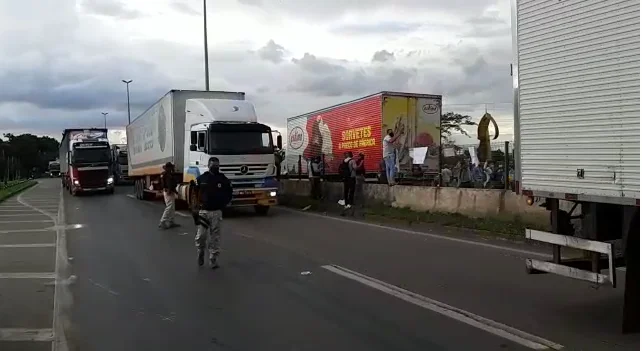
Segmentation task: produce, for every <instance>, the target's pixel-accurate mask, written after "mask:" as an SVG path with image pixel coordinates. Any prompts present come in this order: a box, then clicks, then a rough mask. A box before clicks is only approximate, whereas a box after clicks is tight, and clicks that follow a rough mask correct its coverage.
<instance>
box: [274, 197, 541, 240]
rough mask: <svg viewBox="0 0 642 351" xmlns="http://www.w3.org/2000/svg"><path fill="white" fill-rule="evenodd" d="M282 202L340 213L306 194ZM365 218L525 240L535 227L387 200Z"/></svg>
mask: <svg viewBox="0 0 642 351" xmlns="http://www.w3.org/2000/svg"><path fill="white" fill-rule="evenodd" d="M279 202H280V204H281V205H284V206H289V207H295V208H299V209H301V208H304V207H306V206H310V208H309V209H308V211H315V212H328V213H340V212H341V208H340V206H338V205H337V204H334V203H324V202H321V201H315V200H311V199H309V198H305V197H300V196H297V197H288V198H286V199H279ZM362 212H363V216H364V218H365V220H367V221H370V222H377V223H396V224H402V225H415V224H429V225H435V226H443V227H451V228H463V229H469V230H473V231H475V232H476V233H477V234H479V235H482V236H490V237H501V238H505V239H511V240H519V241H521V240H524V230H525V229H526V228H527V227H528V228H532V229H542V230H547V228H535V227H536V226H534V225H533V224H532V223H529V224H527V223H525V222H523V221H522V220H521V219H520V218H514V219H500V218H491V217H484V218H472V217H468V216H464V215H461V214H456V213H441V212H417V211H413V210H411V209H409V208H395V207H392V206H387V205H385V204H372V205H369V206H367V207H365V208H364V209H363V211H362Z"/></svg>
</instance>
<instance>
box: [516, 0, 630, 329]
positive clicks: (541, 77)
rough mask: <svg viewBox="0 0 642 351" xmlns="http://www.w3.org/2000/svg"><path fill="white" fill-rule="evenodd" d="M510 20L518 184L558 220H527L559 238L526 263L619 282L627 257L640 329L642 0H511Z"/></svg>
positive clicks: (544, 238) (539, 236) (549, 239)
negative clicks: (571, 253) (542, 256)
mask: <svg viewBox="0 0 642 351" xmlns="http://www.w3.org/2000/svg"><path fill="white" fill-rule="evenodd" d="M512 24H513V27H512V29H513V65H512V68H513V69H512V76H513V87H514V100H515V101H514V108H515V144H516V150H515V155H516V156H515V164H516V169H515V175H516V188H517V191H518V192H521V193H522V194H524V195H526V196H529V202H534V203H537V202H542V203H543V204H542V206H543V207H546V208H547V209H548V210H549V211H550V214H551V228H552V230H551V231H552V232H550V233H549V232H542V231H536V230H530V229H529V230H526V237H527V238H528V239H531V240H535V241H540V242H546V243H549V244H551V245H552V247H553V259H552V260H550V261H541V260H535V259H528V260H527V261H526V265H527V268H528V272H529V273H537V272H546V273H554V274H558V275H563V276H566V277H570V278H575V279H581V280H586V281H590V282H593V283H595V284H610V285H613V286H615V285H616V272H615V269H616V268H617V267H622V266H624V267H626V271H627V277H626V280H627V284H626V288H625V290H626V292H625V295H626V296H625V305H626V304H627V302H628V303H629V304H630V303H633V301H634V300H637V306H638V307H632V305H629V308H628V309H627V307H625V314H624V318H625V322H624V323H623V326H624V330H625V331H627V330H628V329H630V327H631V324H630V323H627V321H629V322H630V321H632V320H634V319H637V320H638V322H637V327H635V326H633V328H637V330H639V263H640V262H639V235H640V234H639V233H640V231H639V230H640V226H639V224H640V218H639V212H640V208H639V205H640V0H613V1H605V0H565V1H560V0H512ZM560 200H567V201H572V202H574V203H575V205H576V206H574V207H573V209H571V210H570V211H563V210H561V209H560V208H559V201H560ZM561 247H570V248H573V249H576V250H581V251H582V252H583V253H584V255H583V257H580V258H575V259H573V260H565V259H563V258H562V255H561V251H560V249H561ZM633 296H635V297H634V300H632V299H631V298H632V297H633ZM633 310H635V311H636V312H635V313H637V316H638V317H631V316H630V314H628V313H629V312H631V311H633ZM627 325H628V327H627Z"/></svg>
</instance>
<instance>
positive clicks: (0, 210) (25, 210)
mask: <svg viewBox="0 0 642 351" xmlns="http://www.w3.org/2000/svg"><path fill="white" fill-rule="evenodd" d="M0 212H33V210H32V209H29V208H26V207H25V208H23V209H21V210H3V209H2V208H0Z"/></svg>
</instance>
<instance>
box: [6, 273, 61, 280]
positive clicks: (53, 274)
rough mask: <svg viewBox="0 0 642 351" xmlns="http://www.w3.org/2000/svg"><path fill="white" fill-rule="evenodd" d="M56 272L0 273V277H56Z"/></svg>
mask: <svg viewBox="0 0 642 351" xmlns="http://www.w3.org/2000/svg"><path fill="white" fill-rule="evenodd" d="M54 278H56V273H47V272H45V273H38V272H15V273H0V279H54Z"/></svg>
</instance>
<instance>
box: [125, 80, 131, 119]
mask: <svg viewBox="0 0 642 351" xmlns="http://www.w3.org/2000/svg"><path fill="white" fill-rule="evenodd" d="M131 82H133V80H131V79H130V80H125V79H123V83H125V84H126V85H127V124H131V123H132V115H131V110H130V109H129V83H131Z"/></svg>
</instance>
